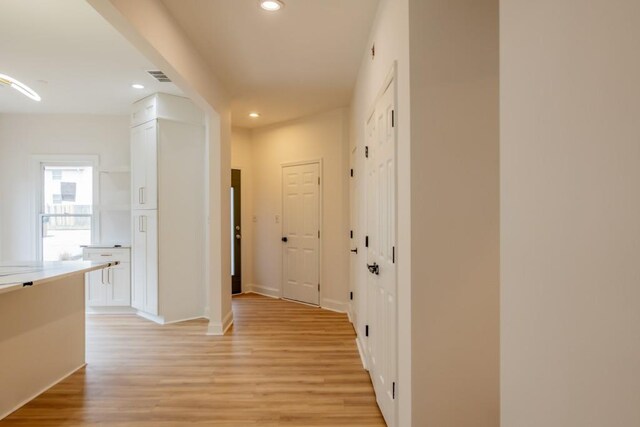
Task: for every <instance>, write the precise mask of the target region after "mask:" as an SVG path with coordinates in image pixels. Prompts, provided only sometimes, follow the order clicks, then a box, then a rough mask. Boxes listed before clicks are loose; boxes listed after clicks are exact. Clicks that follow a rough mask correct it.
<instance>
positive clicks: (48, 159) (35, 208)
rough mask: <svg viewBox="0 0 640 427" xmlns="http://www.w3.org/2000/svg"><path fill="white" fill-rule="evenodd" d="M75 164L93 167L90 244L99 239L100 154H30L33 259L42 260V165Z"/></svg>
mask: <svg viewBox="0 0 640 427" xmlns="http://www.w3.org/2000/svg"><path fill="white" fill-rule="evenodd" d="M59 165H65V166H66V165H77V166H91V167H92V168H93V173H92V175H93V176H92V180H93V182H92V184H91V186H92V187H93V188H92V191H93V197H92V198H93V207H92V209H93V214H92V221H91V244H92V245H93V244H96V243H98V242H99V241H100V238H101V236H100V235H99V233H100V205H99V203H98V202H99V200H100V194H99V192H100V182H99V179H100V171H99V169H98V168H99V166H100V156H98V155H95V154H34V155H32V156H31V174H30V175H31V188H32V189H33V196H34V198H33V199H32V203H33V204H32V206H31V223H32V224H33V228H32V230H33V232H34V234H33V238H32V239H31V240H32V242H33V240H35V242H34V243H33V244H32V248H33V249H32V250H33V252H34V254H33V255H34V259H35V260H37V261H42V229H41V228H40V224H39V217H40V214H41V213H42V209H43V194H42V190H43V188H42V186H43V182H44V181H43V180H44V177H43V174H42V172H43V171H42V168H43V166H59Z"/></svg>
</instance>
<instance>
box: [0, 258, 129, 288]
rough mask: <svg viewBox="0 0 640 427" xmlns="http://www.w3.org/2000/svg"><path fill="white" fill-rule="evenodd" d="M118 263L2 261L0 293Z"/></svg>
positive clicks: (0, 265)
mask: <svg viewBox="0 0 640 427" xmlns="http://www.w3.org/2000/svg"><path fill="white" fill-rule="evenodd" d="M116 264H118V262H117V261H111V262H94V261H56V262H0V294H2V293H5V292H10V291H15V290H18V289H22V288H24V287H27V286H35V285H40V284H43V283H47V282H51V281H53V280H57V279H60V278H63V277H65V276H70V275H73V274H79V273H88V272H90V271H94V270H100V269H102V268H107V267H110V266H112V265H116Z"/></svg>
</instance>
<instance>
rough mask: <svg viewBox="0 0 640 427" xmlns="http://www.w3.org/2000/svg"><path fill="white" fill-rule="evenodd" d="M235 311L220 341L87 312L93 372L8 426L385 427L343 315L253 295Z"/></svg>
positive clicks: (198, 332) (239, 300) (199, 332)
mask: <svg viewBox="0 0 640 427" xmlns="http://www.w3.org/2000/svg"><path fill="white" fill-rule="evenodd" d="M233 310H234V320H235V323H234V326H233V327H232V329H231V330H230V331H229V332H228V333H227V335H225V336H224V337H212V336H206V335H204V333H205V331H206V327H207V322H206V321H204V320H195V321H189V322H183V323H180V324H175V325H166V326H158V325H155V324H153V323H150V322H148V321H146V320H143V319H140V318H138V317H135V316H89V317H88V321H87V362H88V366H87V367H86V368H84V369H82V370H81V371H79V372H77V373H75V374H74V375H72V376H71V377H69V378H68V379H66V380H65V381H63V382H62V383H60V384H58V385H56V386H55V387H53V388H51V389H50V390H49V391H47V392H46V393H44V394H42V395H41V396H39V397H38V398H37V399H35V400H33V401H32V402H30V403H29V404H27V405H26V406H24V407H22V408H21V409H19V410H18V411H16V412H14V413H13V414H12V415H10V416H9V417H8V418H5V419H4V420H3V421H0V425H2V426H5V425H7V426H8V425H22V426H25V425H28V426H60V425H64V426H75V425H101V426H102V425H105V426H107V425H108V426H112V425H122V426H125V425H126V426H180V425H212V426H265V427H270V426H361V427H365V426H384V425H385V424H384V421H383V420H382V416H381V415H380V412H379V410H378V407H377V405H376V402H375V396H374V394H373V388H372V386H371V382H370V380H369V376H368V374H367V372H366V371H364V370H363V369H362V365H361V363H360V358H359V356H358V351H357V349H356V346H355V342H354V339H355V335H354V332H353V329H352V327H351V325H350V324H349V321H348V320H347V318H346V316H345V315H343V314H338V313H333V312H330V311H326V310H321V309H318V308H313V307H308V306H305V305H302V304H296V303H292V302H286V301H280V300H275V299H271V298H266V297H261V296H257V295H243V296H240V297H236V298H234V301H233ZM42 357H43V358H45V357H46V354H43V355H42Z"/></svg>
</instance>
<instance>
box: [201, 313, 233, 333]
mask: <svg viewBox="0 0 640 427" xmlns="http://www.w3.org/2000/svg"><path fill="white" fill-rule="evenodd" d="M231 325H233V310H232V311H229V313H227V315H226V316H225V317H224V319H222V323H219V322H212V321H211V320H209V328H208V329H207V335H218V336H220V335H224V334H225V333H227V330H228V329H229V328H230V327H231Z"/></svg>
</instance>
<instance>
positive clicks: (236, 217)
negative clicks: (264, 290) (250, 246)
mask: <svg viewBox="0 0 640 427" xmlns="http://www.w3.org/2000/svg"><path fill="white" fill-rule="evenodd" d="M241 196H242V188H241V174H240V170H239V169H231V293H233V294H241V293H242V220H241V218H242V215H241V208H242V205H241V202H240V200H241Z"/></svg>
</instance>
